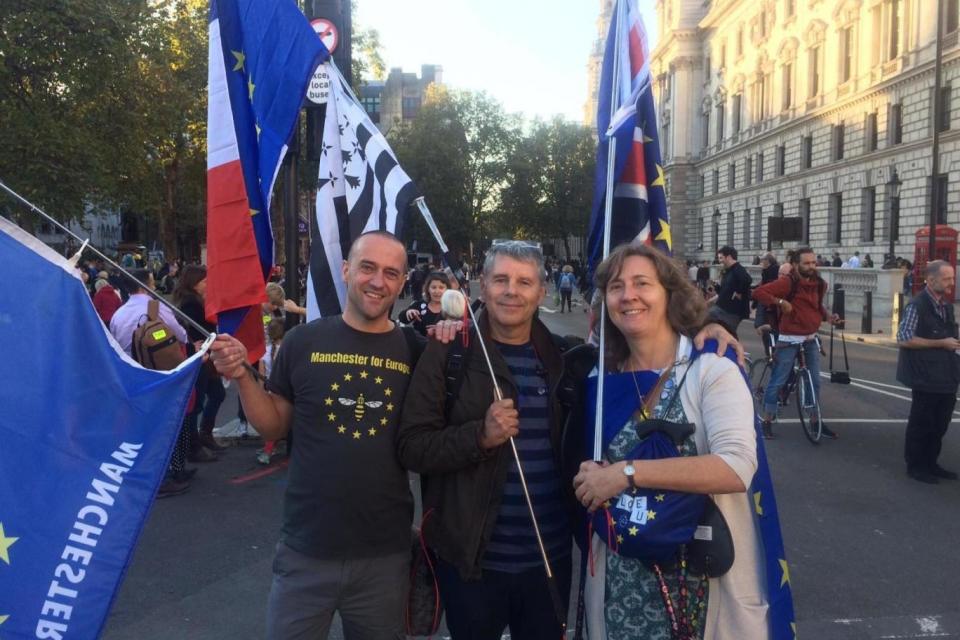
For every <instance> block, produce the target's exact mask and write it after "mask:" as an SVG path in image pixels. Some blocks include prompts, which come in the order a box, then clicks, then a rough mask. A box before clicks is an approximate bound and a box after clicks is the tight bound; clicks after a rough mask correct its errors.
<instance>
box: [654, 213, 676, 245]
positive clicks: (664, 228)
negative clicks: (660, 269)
mask: <svg viewBox="0 0 960 640" xmlns="http://www.w3.org/2000/svg"><path fill="white" fill-rule="evenodd" d="M657 223H658V224H659V225H660V233H658V234H657V237H656V238H654V240H661V241H663V242H665V243H667V248H668V249H671V250H672V249H673V237H672V236H671V235H670V223H669V222H667V221H666V220H658V221H657Z"/></svg>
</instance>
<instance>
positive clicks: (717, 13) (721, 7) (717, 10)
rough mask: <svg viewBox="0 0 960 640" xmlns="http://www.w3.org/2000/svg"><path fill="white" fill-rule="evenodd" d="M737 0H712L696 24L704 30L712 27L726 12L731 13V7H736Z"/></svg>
mask: <svg viewBox="0 0 960 640" xmlns="http://www.w3.org/2000/svg"><path fill="white" fill-rule="evenodd" d="M738 2H739V0H714V2H713V5H712V6H711V7H710V11H708V12H707V15H705V16H704V17H703V19H702V20H701V21H700V24H698V25H697V26H698V27H699V28H701V29H704V30H706V29H712V28H713V27H715V26H716V25H717V23H718V22H720V21H721V20H722V19H723V18H725V17H726V16H727V14H728V13H731V12H732V11H733V9H735V8H736V5H737V3H738Z"/></svg>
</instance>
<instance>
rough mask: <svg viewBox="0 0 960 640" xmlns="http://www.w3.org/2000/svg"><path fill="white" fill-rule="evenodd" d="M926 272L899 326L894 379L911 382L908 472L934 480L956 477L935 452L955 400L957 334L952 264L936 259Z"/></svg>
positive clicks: (959, 364) (959, 365)
mask: <svg viewBox="0 0 960 640" xmlns="http://www.w3.org/2000/svg"><path fill="white" fill-rule="evenodd" d="M924 273H925V275H926V284H927V286H926V287H924V289H923V290H922V291H920V293H918V294H917V295H916V297H915V298H914V299H913V300H912V301H911V302H910V304H908V305H907V307H906V309H905V310H904V313H903V319H902V320H901V321H900V329H899V330H898V331H897V345H898V346H899V347H900V353H899V354H898V358H897V380H899V381H900V382H902V383H903V384H904V386H907V387H909V388H910V393H911V396H912V400H913V402H912V403H911V404H910V417H909V419H908V420H907V430H906V433H905V434H904V445H903V450H904V458H905V459H906V462H907V475H908V476H910V477H911V478H913V479H914V480H917V481H919V482H924V483H926V484H937V483H938V482H940V480H956V479H957V474H956V472H954V471H949V470H947V469H944V468H943V467H941V466H940V463H939V461H938V458H939V457H940V450H941V448H942V443H943V436H944V435H946V433H947V429H948V428H949V426H950V422H951V420H952V419H953V409H954V407H956V405H957V387H958V386H960V340H958V338H960V334H958V333H957V321H956V319H955V318H954V314H953V304H951V301H950V294H951V293H952V292H953V288H954V285H955V284H956V280H955V275H954V271H953V267H951V266H950V264H949V263H948V262H945V261H943V260H934V261H932V262H929V263H927V267H926V270H925V272H924Z"/></svg>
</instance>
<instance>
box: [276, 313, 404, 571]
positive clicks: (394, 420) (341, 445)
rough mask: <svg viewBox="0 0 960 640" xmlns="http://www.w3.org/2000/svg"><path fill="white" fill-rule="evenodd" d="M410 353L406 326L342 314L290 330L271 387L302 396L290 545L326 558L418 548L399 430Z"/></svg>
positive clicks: (288, 519) (292, 397)
mask: <svg viewBox="0 0 960 640" xmlns="http://www.w3.org/2000/svg"><path fill="white" fill-rule="evenodd" d="M410 363H411V354H410V349H409V347H408V343H407V340H406V338H405V337H404V335H403V332H402V330H401V329H399V328H394V330H393V331H389V332H387V333H364V332H362V331H357V330H356V329H353V328H351V327H350V326H348V325H347V324H346V323H345V322H344V321H343V319H342V318H341V317H340V316H333V317H329V318H321V319H319V320H315V321H313V322H310V323H307V324H304V325H299V326H297V327H295V328H293V329H292V330H291V331H290V332H289V333H287V335H286V336H285V337H284V339H283V343H282V344H281V346H280V351H279V352H278V353H277V360H276V362H275V363H274V365H273V371H272V372H271V375H270V389H271V391H273V392H275V393H278V394H280V395H282V396H283V397H284V398H286V399H287V400H289V401H290V402H291V403H292V404H293V424H292V427H291V428H292V429H293V434H294V440H295V442H296V446H295V447H293V455H292V457H291V460H290V476H289V484H288V486H287V492H286V495H285V497H284V507H283V534H282V539H283V541H284V542H285V543H286V544H287V545H288V546H290V547H292V548H293V549H295V550H297V551H299V552H300V553H304V554H307V555H311V556H314V557H318V558H361V557H375V556H380V555H386V554H390V553H395V552H400V551H404V550H406V549H408V548H409V546H410V524H411V522H412V520H413V498H412V496H411V494H410V485H409V482H408V479H407V473H406V472H405V471H404V470H403V469H402V468H401V466H400V462H399V461H398V460H397V454H396V446H395V439H396V433H397V426H398V423H399V418H400V407H401V403H402V402H403V397H404V395H405V394H406V391H407V384H409V382H410V374H411V371H412V367H411V364H410Z"/></svg>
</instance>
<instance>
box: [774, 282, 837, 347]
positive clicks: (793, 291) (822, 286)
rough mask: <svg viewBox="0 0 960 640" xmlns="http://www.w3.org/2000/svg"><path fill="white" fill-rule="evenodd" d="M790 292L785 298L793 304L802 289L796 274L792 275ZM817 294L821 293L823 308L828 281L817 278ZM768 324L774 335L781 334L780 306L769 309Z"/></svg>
mask: <svg viewBox="0 0 960 640" xmlns="http://www.w3.org/2000/svg"><path fill="white" fill-rule="evenodd" d="M789 278H790V291H789V292H788V293H787V295H785V296H784V297H783V299H784V300H786V301H787V302H790V303H792V302H793V299H794V298H796V297H797V289H798V288H799V287H800V278H799V277H798V276H796V275H795V274H793V273H791V274H790V276H789ZM817 292H818V293H819V296H818V297H819V299H820V305H821V306H823V299H824V297H825V296H826V295H827V281H826V280H824V279H823V278H821V277H820V276H817ZM767 312H768V315H767V324H769V325H770V328H771V329H773V331H774V333H779V332H780V315H781V313H782V312H781V311H780V306H779V305H772V306H768V307H767Z"/></svg>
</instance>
